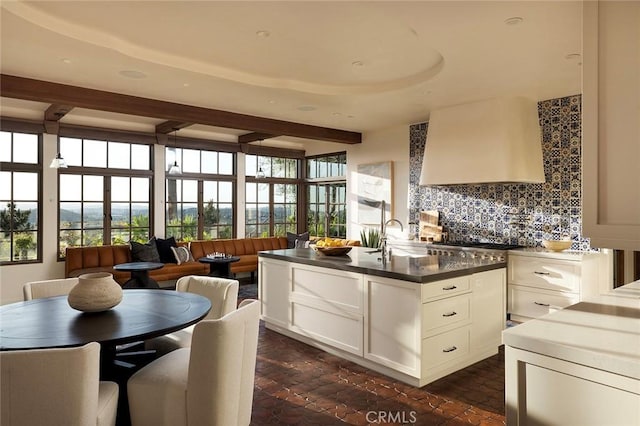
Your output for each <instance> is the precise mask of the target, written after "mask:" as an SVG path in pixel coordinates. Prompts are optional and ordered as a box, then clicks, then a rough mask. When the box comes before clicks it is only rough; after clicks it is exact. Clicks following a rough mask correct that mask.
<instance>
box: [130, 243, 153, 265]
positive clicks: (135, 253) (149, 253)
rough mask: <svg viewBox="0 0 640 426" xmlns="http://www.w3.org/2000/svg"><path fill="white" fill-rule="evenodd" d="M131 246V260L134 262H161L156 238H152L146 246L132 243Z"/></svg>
mask: <svg viewBox="0 0 640 426" xmlns="http://www.w3.org/2000/svg"><path fill="white" fill-rule="evenodd" d="M129 244H131V260H132V261H133V262H160V255H159V254H158V248H157V247H156V242H155V239H154V238H151V239H150V240H149V242H147V243H146V244H142V243H138V242H136V241H130V242H129Z"/></svg>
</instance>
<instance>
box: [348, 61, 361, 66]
mask: <svg viewBox="0 0 640 426" xmlns="http://www.w3.org/2000/svg"><path fill="white" fill-rule="evenodd" d="M351 66H354V67H362V66H364V62H362V61H353V62H351Z"/></svg>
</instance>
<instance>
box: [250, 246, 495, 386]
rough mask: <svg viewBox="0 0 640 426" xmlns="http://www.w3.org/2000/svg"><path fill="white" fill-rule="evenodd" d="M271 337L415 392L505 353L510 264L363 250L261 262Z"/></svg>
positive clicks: (262, 256)
mask: <svg viewBox="0 0 640 426" xmlns="http://www.w3.org/2000/svg"><path fill="white" fill-rule="evenodd" d="M258 256H259V261H258V264H259V275H258V278H259V279H258V291H259V298H260V301H261V306H262V318H263V320H264V321H265V325H266V327H267V328H269V329H271V330H274V331H277V332H279V333H282V334H284V335H286V336H289V337H292V338H294V339H297V340H300V341H302V342H305V343H307V344H309V345H312V346H315V347H317V348H320V349H322V350H325V351H327V352H329V353H332V354H334V355H337V356H340V357H342V358H345V359H348V360H350V361H352V362H355V363H357V364H360V365H362V366H365V367H368V368H370V369H372V370H375V371H378V372H380V373H382V374H385V375H388V376H390V377H393V378H395V379H397V380H400V381H402V382H404V383H407V384H410V385H413V386H424V385H426V384H427V383H430V382H432V381H434V380H437V379H439V378H441V377H443V376H445V375H447V374H450V373H452V372H454V371H457V370H459V369H461V368H464V367H466V366H468V365H471V364H473V363H475V362H477V361H480V360H482V359H484V358H487V357H489V356H492V355H494V354H496V353H497V352H498V347H499V346H500V344H501V332H502V330H503V328H504V325H505V318H506V269H505V267H506V263H505V262H504V260H490V259H479V258H476V259H472V258H452V257H447V256H438V255H423V256H417V257H412V256H392V257H391V259H390V260H388V261H386V262H382V261H381V259H380V253H372V250H371V249H370V248H364V247H354V248H353V249H352V250H351V252H349V253H348V255H346V256H336V257H332V256H324V255H322V254H319V253H317V252H315V251H313V250H312V249H300V248H296V249H285V250H272V251H262V252H260V253H259V255H258Z"/></svg>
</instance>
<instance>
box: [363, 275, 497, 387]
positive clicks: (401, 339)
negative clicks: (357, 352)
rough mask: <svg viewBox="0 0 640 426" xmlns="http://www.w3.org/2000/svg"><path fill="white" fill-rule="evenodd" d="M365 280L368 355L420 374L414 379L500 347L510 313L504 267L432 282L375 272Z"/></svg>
mask: <svg viewBox="0 0 640 426" xmlns="http://www.w3.org/2000/svg"><path fill="white" fill-rule="evenodd" d="M364 281H365V290H366V292H367V294H368V296H367V303H366V304H365V350H364V357H365V359H367V360H371V361H374V362H376V363H378V364H380V365H384V366H386V367H389V368H392V369H393V370H395V371H399V372H402V373H405V374H407V375H409V376H411V377H413V378H415V379H417V382H416V381H415V380H411V381H410V382H411V384H415V383H417V385H418V386H423V385H425V384H427V383H430V382H432V381H434V380H437V379H439V378H441V377H444V376H445V375H447V374H450V373H452V372H454V371H457V370H459V369H461V368H464V367H466V366H468V365H471V364H473V363H475V362H477V361H480V360H481V359H484V358H486V357H488V356H491V355H493V354H496V353H497V351H498V347H499V346H500V344H501V332H502V330H503V328H504V325H505V317H506V312H505V311H506V307H505V293H506V273H505V270H504V269H496V270H492V271H486V272H480V273H476V274H470V275H465V276H462V277H456V278H451V279H446V280H441V281H435V282H432V283H426V284H416V283H408V282H406V281H400V280H393V279H388V278H381V277H375V276H370V275H365V277H364ZM391 301H393V302H391ZM405 381H406V380H405Z"/></svg>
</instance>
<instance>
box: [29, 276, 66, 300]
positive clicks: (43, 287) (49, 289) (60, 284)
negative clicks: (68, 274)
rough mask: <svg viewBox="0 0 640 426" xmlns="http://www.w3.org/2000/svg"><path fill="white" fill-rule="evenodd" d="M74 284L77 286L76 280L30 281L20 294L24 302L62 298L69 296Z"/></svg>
mask: <svg viewBox="0 0 640 426" xmlns="http://www.w3.org/2000/svg"><path fill="white" fill-rule="evenodd" d="M76 284H78V278H61V279H55V280H44V281H31V282H28V283H26V284H25V285H24V286H23V287H22V294H23V296H24V300H25V301H26V300H33V299H42V298H45V297H54V296H64V295H65V294H69V292H70V291H71V289H72V288H73V287H74V286H75V285H76Z"/></svg>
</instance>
